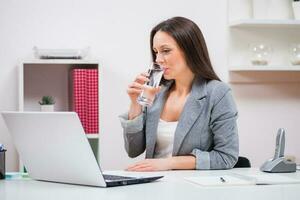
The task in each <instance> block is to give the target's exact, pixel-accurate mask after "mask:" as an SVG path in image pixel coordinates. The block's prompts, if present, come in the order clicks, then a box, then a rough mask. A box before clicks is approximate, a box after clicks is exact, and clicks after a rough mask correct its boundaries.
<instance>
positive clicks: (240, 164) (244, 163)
mask: <svg viewBox="0 0 300 200" xmlns="http://www.w3.org/2000/svg"><path fill="white" fill-rule="evenodd" d="M244 167H251V164H250V161H249V159H248V158H246V157H242V156H239V158H238V161H237V163H236V164H235V165H234V167H233V168H244Z"/></svg>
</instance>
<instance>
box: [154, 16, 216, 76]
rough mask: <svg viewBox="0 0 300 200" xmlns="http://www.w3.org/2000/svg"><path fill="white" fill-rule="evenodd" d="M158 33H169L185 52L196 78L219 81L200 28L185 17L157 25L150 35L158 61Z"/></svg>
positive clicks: (171, 19) (187, 61) (174, 18)
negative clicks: (156, 41) (156, 45)
mask: <svg viewBox="0 0 300 200" xmlns="http://www.w3.org/2000/svg"><path fill="white" fill-rule="evenodd" d="M158 31H163V32H165V33H168V34H169V35H170V36H171V37H173V38H174V40H175V41H176V42H177V44H178V46H179V48H180V49H181V50H182V51H183V53H184V56H185V60H186V63H187V65H188V67H189V68H190V69H191V71H192V72H193V73H194V74H195V76H196V77H202V78H204V79H206V80H219V81H220V78H219V77H218V76H217V74H216V73H215V71H214V69H213V67H212V64H211V62H210V58H209V54H208V50H207V46H206V43H205V40H204V37H203V34H202V32H201V30H200V28H199V27H198V26H197V24H195V23H194V22H193V21H191V20H189V19H187V18H184V17H173V18H170V19H167V20H165V21H163V22H161V23H159V24H158V25H156V26H155V27H154V28H153V29H152V31H151V34H150V48H151V54H152V60H153V61H155V60H156V54H155V52H154V51H153V49H152V47H153V37H154V35H155V34H156V32H158Z"/></svg>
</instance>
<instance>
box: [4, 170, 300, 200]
mask: <svg viewBox="0 0 300 200" xmlns="http://www.w3.org/2000/svg"><path fill="white" fill-rule="evenodd" d="M232 172H234V173H239V174H244V175H247V174H252V173H260V172H259V171H258V169H254V168H251V169H232V170H215V171H212V170H211V171H167V172H155V173H153V174H162V175H164V176H165V177H164V178H163V179H161V180H160V181H156V182H153V183H147V184H139V185H129V186H120V187H113V188H97V187H88V186H77V185H69V184H59V183H50V182H42V181H34V180H0V200H27V199H28V200H47V199H57V200H60V199H64V200H68V199H70V200H77V199H84V200H93V199H97V200H114V199H118V200H123V199H124V200H135V199H136V200H148V199H149V200H155V199H162V200H169V199H170V200H177V199H184V200H193V199H197V200H200V199H210V200H213V199H230V200H235V199H236V200H240V199H243V200H244V199H255V200H259V199H264V200H265V199H272V200H277V199H278V200H279V199H286V200H293V199H295V200H299V199H300V184H286V185H247V186H221V187H220V186H219V187H218V186H216V187H204V186H200V185H196V184H193V183H190V182H188V181H186V180H184V177H191V176H201V175H226V174H228V173H232ZM113 173H114V174H120V172H118V171H115V172H113ZM125 173H126V175H130V174H131V173H129V172H125ZM134 174H136V173H134ZM147 174H149V173H147ZM284 176H288V177H294V178H299V179H300V172H299V171H298V172H297V173H288V174H284Z"/></svg>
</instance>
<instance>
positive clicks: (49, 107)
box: [41, 105, 54, 112]
mask: <svg viewBox="0 0 300 200" xmlns="http://www.w3.org/2000/svg"><path fill="white" fill-rule="evenodd" d="M41 111H42V112H53V111H54V105H41Z"/></svg>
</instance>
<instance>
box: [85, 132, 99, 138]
mask: <svg viewBox="0 0 300 200" xmlns="http://www.w3.org/2000/svg"><path fill="white" fill-rule="evenodd" d="M85 135H86V137H87V138H88V139H98V138H99V134H98V133H90V134H85Z"/></svg>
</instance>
